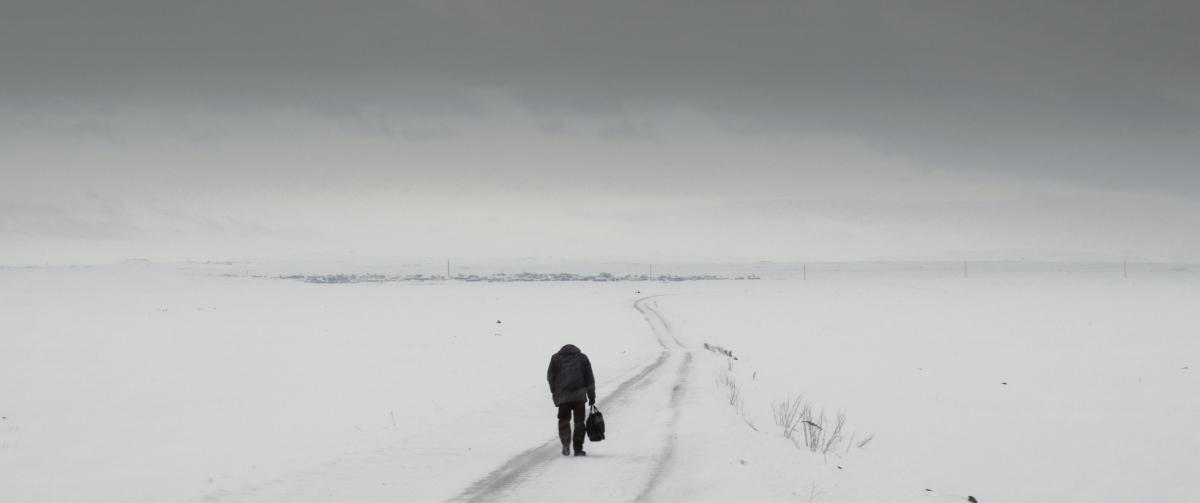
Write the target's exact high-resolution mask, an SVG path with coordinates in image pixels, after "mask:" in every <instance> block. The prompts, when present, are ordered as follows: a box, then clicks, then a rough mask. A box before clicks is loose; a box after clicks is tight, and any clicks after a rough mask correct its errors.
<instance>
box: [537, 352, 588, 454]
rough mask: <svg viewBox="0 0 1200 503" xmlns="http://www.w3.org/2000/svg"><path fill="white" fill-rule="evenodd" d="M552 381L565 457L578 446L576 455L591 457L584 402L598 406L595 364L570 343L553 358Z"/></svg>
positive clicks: (550, 369) (550, 380)
mask: <svg viewBox="0 0 1200 503" xmlns="http://www.w3.org/2000/svg"><path fill="white" fill-rule="evenodd" d="M546 380H547V381H549V382H550V393H551V394H553V395H554V405H556V406H558V439H559V440H561V441H562V454H563V456H566V455H569V454H570V453H571V450H570V448H571V445H572V444H574V446H575V455H576V456H587V453H586V452H583V436H584V434H585V433H587V431H586V428H585V426H584V422H585V421H586V420H587V419H586V417H584V415H585V412H584V407H583V401H584V399H587V403H588V405H595V404H596V378H595V377H593V376H592V362H591V361H589V360H588V357H587V355H585V354H583V353H582V352H580V351H579V348H577V347H575V346H574V345H571V344H567V345H566V346H563V347H562V349H560V350H558V352H557V353H555V354H554V356H551V357H550V368H549V369H548V370H546ZM571 414H575V435H574V437H572V436H571V423H570V419H571Z"/></svg>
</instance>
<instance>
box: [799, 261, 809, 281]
mask: <svg viewBox="0 0 1200 503" xmlns="http://www.w3.org/2000/svg"><path fill="white" fill-rule="evenodd" d="M800 268H801V269H800V270H802V271H804V281H808V264H802V265H801V266H800Z"/></svg>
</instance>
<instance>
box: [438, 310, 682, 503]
mask: <svg viewBox="0 0 1200 503" xmlns="http://www.w3.org/2000/svg"><path fill="white" fill-rule="evenodd" d="M655 297H659V296H658V295H651V296H647V297H642V298H639V299H638V300H636V301H634V303H633V307H634V309H636V310H637V311H638V312H639V313H641V314H642V317H643V318H644V319H645V320H646V323H647V324H649V325H650V330H651V332H652V333H653V334H654V337H655V339H656V340H657V342H658V345H659V346H661V347H662V348H663V351H662V353H661V354H660V355H659V357H658V358H657V359H656V360H654V362H652V363H650V364H649V365H647V366H646V367H644V368H642V370H641V371H639V372H638V373H637V374H634V375H633V376H631V377H629V378H628V379H626V380H624V381H622V382H621V383H620V384H618V385H617V387H616V388H615V389H613V391H612V393H610V394H608V395H607V396H606V397H605V398H604V399H601V400H599V403H600V405H603V406H604V407H605V408H608V407H617V408H618V409H619V408H620V406H621V405H623V404H625V403H627V402H628V400H629V395H630V392H632V391H634V390H637V389H640V388H643V387H645V386H646V385H648V384H650V383H651V382H654V381H655V379H656V378H655V377H654V376H656V375H657V374H658V373H659V372H658V371H659V370H660V369H662V367H663V365H664V364H665V363H666V362H667V361H668V360H669V359H670V357H671V355H672V354H673V353H675V352H677V351H682V352H684V358H683V364H682V365H680V367H679V371H678V372H677V375H676V376H675V379H676V382H675V386H674V387H673V388H672V391H671V399H670V402H669V407H670V408H671V418H670V422H669V424H668V432H669V433H668V436H667V438H666V442H665V445H664V446H663V447H662V448H661V450H660V452H659V453H658V455H657V456H655V458H656V459H655V461H654V466H653V468H652V469H651V471H650V478H649V479H648V480H647V482H646V485H645V487H643V488H642V490H641V491H640V492H639V496H638V497H637V501H641V500H643V499H644V498H645V497H646V496H647V495H648V494H650V492H652V491H653V489H654V488H655V486H656V483H657V481H658V478H659V477H660V476H661V475H662V474H663V473H664V472H665V470H666V467H667V466H668V464H669V463H670V461H671V459H672V456H673V454H674V451H675V436H674V435H673V434H671V433H670V431H673V430H674V426H675V424H676V423H677V421H678V419H679V409H678V405H679V402H680V399H681V398H682V396H683V392H684V388H685V385H686V376H687V372H688V370H689V368H690V365H691V361H692V354H691V353H690V352H686V348H685V346H684V345H683V343H681V342H680V341H679V339H678V338H677V337H675V334H674V332H672V330H671V326H670V324H668V323H667V321H666V319H664V318H663V317H662V315H661V314H660V313H659V312H658V311H657V306H656V305H653V304H652V303H649V302H647V301H649V300H650V299H653V298H655ZM558 454H559V453H558V439H557V438H554V439H551V440H549V441H547V442H546V443H544V444H542V445H538V446H536V447H532V448H530V449H528V450H525V451H524V452H521V453H520V454H517V455H516V456H513V457H512V458H509V460H508V461H505V462H504V464H503V465H501V466H500V468H497V469H496V470H493V471H492V472H491V473H489V474H487V475H486V476H484V477H483V478H482V479H479V480H478V481H476V482H475V483H473V484H471V485H470V486H468V487H467V489H466V490H464V491H463V492H462V493H461V494H459V495H458V496H457V497H455V498H454V499H452V500H450V501H458V502H464V501H465V502H472V503H473V502H482V501H491V500H493V499H495V498H496V497H497V496H498V495H501V494H504V493H506V492H509V491H511V490H512V489H514V488H516V487H518V486H520V485H521V483H522V482H524V481H525V480H529V479H532V478H535V477H536V476H537V475H538V474H539V473H540V472H541V471H542V470H544V469H545V467H546V465H547V464H548V463H550V461H552V460H554V459H555V458H557V457H558Z"/></svg>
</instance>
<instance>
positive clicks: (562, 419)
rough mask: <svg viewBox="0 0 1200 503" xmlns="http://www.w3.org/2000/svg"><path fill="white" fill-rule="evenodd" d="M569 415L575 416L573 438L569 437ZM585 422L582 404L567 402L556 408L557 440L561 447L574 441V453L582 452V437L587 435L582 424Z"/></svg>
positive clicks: (585, 417)
mask: <svg viewBox="0 0 1200 503" xmlns="http://www.w3.org/2000/svg"><path fill="white" fill-rule="evenodd" d="M571 413H574V414H575V436H574V437H573V438H572V437H571V423H570V419H571ZM586 421H587V416H586V412H585V411H584V408H583V402H567V403H564V404H562V405H559V406H558V439H559V440H561V441H562V443H563V445H567V442H571V441H572V440H574V442H573V443H574V446H575V450H576V451H581V450H583V436H584V435H585V434H587V428H586V427H585V426H584V423H585V422H586Z"/></svg>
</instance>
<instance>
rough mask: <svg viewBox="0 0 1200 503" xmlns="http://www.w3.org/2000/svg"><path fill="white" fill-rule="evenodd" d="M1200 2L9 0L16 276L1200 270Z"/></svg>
mask: <svg viewBox="0 0 1200 503" xmlns="http://www.w3.org/2000/svg"><path fill="white" fill-rule="evenodd" d="M1197 26H1200V2H1195V1H1190V0H1181V1H1174V2H1163V1H1139V2H1128V1H1112V2H1107V1H1097V2H1083V1H1057V2H1055V1H1019V0H1018V1H1002V2H1001V1H997V2H964V1H949V0H947V1H942V2H934V1H928V2H921V1H892V0H889V1H878V2H852V1H844V0H839V1H819V2H809V1H769V2H761V1H738V2H731V1H721V2H708V1H701V0H692V1H678V2H676V1H654V0H635V1H626V0H607V1H603V2H571V1H561V0H555V1H432V0H430V1H416V2H400V1H394V0H387V1H384V0H378V1H354V0H342V1H338V2H329V1H303V0H287V1H283V0H269V1H251V0H208V1H202V2H201V1H189V2H173V1H164V0H130V1H121V0H90V1H83V0H79V1H60V0H0V176H2V183H0V264H40V263H97V262H106V261H111V260H117V259H121V258H126V257H147V258H151V259H157V260H177V259H198V260H205V259H229V258H240V257H262V256H273V255H283V254H292V253H312V252H330V251H348V250H353V251H355V252H358V253H363V254H373V255H385V256H397V257H424V256H467V257H527V256H528V257H548V256H554V257H560V258H574V259H612V258H652V259H679V260H698V259H741V260H760V259H765V260H856V259H872V258H880V257H923V258H957V257H962V256H972V257H974V256H996V257H1007V258H1021V257H1026V258H1037V257H1045V256H1095V257H1107V258H1112V259H1116V260H1120V259H1122V258H1133V259H1155V260H1200V167H1198V160H1200V29H1197V28H1196V27H1197Z"/></svg>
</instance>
